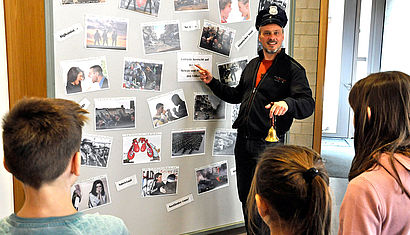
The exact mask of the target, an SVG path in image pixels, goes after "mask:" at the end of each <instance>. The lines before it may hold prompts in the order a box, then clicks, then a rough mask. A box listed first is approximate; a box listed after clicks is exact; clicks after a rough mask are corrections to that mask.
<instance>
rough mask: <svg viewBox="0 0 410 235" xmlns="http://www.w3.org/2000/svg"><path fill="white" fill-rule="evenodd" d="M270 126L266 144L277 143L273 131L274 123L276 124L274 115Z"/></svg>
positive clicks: (277, 140)
mask: <svg viewBox="0 0 410 235" xmlns="http://www.w3.org/2000/svg"><path fill="white" fill-rule="evenodd" d="M271 123H272V126H271V127H270V128H269V132H268V136H266V138H265V140H266V141H267V142H272V143H273V142H279V138H278V136H276V130H275V123H276V116H275V115H274V116H273V118H272V119H271Z"/></svg>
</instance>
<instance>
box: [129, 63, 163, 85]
mask: <svg viewBox="0 0 410 235" xmlns="http://www.w3.org/2000/svg"><path fill="white" fill-rule="evenodd" d="M163 68H164V62H163V61H154V60H144V59H137V58H131V57H125V58H124V76H123V80H122V88H123V89H127V90H142V91H161V82H162V74H163V73H162V72H163Z"/></svg>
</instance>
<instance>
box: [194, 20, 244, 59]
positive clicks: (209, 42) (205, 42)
mask: <svg viewBox="0 0 410 235" xmlns="http://www.w3.org/2000/svg"><path fill="white" fill-rule="evenodd" d="M235 33H236V30H234V29H232V28H229V27H226V26H222V25H218V24H215V23H213V22H211V21H208V20H204V24H203V27H202V33H201V38H200V39H199V48H201V49H204V50H207V51H211V52H214V53H216V54H219V55H222V56H227V57H229V55H230V54H231V49H232V45H233V39H234V38H235Z"/></svg>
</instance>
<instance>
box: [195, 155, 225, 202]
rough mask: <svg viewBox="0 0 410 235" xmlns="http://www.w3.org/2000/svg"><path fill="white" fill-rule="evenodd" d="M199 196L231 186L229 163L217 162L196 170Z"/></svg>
mask: <svg viewBox="0 0 410 235" xmlns="http://www.w3.org/2000/svg"><path fill="white" fill-rule="evenodd" d="M195 174H196V182H197V189H198V195H200V194H202V193H205V192H209V191H213V190H216V189H220V188H223V187H227V186H229V182H228V162H227V161H222V162H217V163H214V164H211V165H208V166H204V167H201V168H197V169H195Z"/></svg>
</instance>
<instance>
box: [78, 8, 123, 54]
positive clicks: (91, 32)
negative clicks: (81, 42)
mask: <svg viewBox="0 0 410 235" xmlns="http://www.w3.org/2000/svg"><path fill="white" fill-rule="evenodd" d="M85 28H86V34H85V45H86V48H100V49H115V50H126V49H127V33H128V19H125V18H114V17H103V16H92V15H86V17H85Z"/></svg>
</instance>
